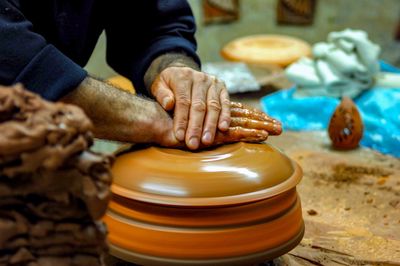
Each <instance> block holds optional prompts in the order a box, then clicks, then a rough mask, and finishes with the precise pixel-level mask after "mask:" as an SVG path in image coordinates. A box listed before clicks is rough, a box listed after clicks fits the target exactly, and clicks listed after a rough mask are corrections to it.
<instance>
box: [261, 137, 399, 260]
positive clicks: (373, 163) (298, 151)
mask: <svg viewBox="0 0 400 266" xmlns="http://www.w3.org/2000/svg"><path fill="white" fill-rule="evenodd" d="M269 142H270V143H272V144H274V145H276V146H277V147H280V148H281V149H282V150H283V151H284V152H285V153H286V154H287V155H288V156H289V157H291V158H293V159H294V160H296V161H297V162H298V163H299V164H300V165H301V167H302V168H303V171H304V177H303V180H302V182H301V183H300V184H299V185H298V186H297V188H298V192H299V194H300V198H301V201H302V209H303V217H304V220H305V223H306V232H305V236H304V239H303V241H302V242H301V244H300V245H299V246H298V247H296V248H295V249H294V250H292V251H291V252H290V253H289V254H287V255H285V256H283V257H281V258H280V259H278V260H276V261H275V263H276V264H277V265H400V160H399V159H396V158H393V157H390V156H385V155H382V154H380V153H377V152H375V151H373V150H370V149H365V148H358V149H356V150H351V151H335V150H332V149H331V147H330V141H329V138H328V136H327V134H326V133H324V132H301V133H299V132H296V133H295V132H284V133H283V134H282V136H281V137H279V138H275V139H271V140H269Z"/></svg>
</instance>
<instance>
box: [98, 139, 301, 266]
mask: <svg viewBox="0 0 400 266" xmlns="http://www.w3.org/2000/svg"><path fill="white" fill-rule="evenodd" d="M112 172H113V175H114V178H115V179H114V183H113V185H112V188H111V190H112V192H113V199H112V202H111V203H110V206H109V210H108V212H107V214H106V216H105V218H104V221H105V222H106V223H107V225H108V229H109V238H108V239H109V243H110V251H111V254H112V255H114V256H116V257H118V258H120V259H123V260H126V261H129V262H134V263H137V264H143V265H251V264H252V263H259V262H262V261H265V260H269V259H273V258H276V257H278V256H280V255H282V254H284V253H286V252H288V251H289V250H291V249H292V248H293V247H294V246H296V245H297V244H298V243H299V242H300V240H301V238H302V235H303V230H304V224H303V220H302V214H301V206H300V200H299V198H298V195H297V193H296V189H295V187H296V185H297V184H298V182H299V181H300V179H301V176H302V172H301V169H300V167H299V166H298V165H297V164H296V163H295V162H293V161H291V160H290V159H289V158H287V157H286V156H285V155H284V154H282V153H281V152H279V151H278V150H277V149H275V148H274V147H272V146H270V145H268V144H253V143H242V142H240V143H235V144H230V145H224V146H220V147H216V148H212V149H208V150H203V151H200V152H189V151H184V150H176V149H167V148H161V147H148V148H144V149H138V150H134V151H128V152H124V153H122V154H120V155H119V156H118V157H117V159H116V162H115V164H114V167H113V169H112Z"/></svg>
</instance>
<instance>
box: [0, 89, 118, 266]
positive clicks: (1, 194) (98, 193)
mask: <svg viewBox="0 0 400 266" xmlns="http://www.w3.org/2000/svg"><path fill="white" fill-rule="evenodd" d="M90 129H91V123H90V121H89V119H88V118H87V117H86V116H85V114H84V113H83V112H82V111H81V110H80V109H78V108H77V107H74V106H71V105H65V104H61V103H57V104H53V103H49V102H46V101H43V100H42V99H40V98H39V97H38V96H36V95H34V94H32V93H29V92H27V91H24V90H23V88H22V87H20V86H18V85H17V86H15V87H14V88H4V87H0V132H1V134H0V265H29V266H36V265H60V266H64V265H65V266H67V265H76V266H78V265H93V266H94V265H102V254H104V253H105V251H106V244H105V236H106V229H105V226H104V224H103V223H101V222H100V221H99V219H100V218H101V217H102V216H103V214H104V212H105V210H106V207H107V203H108V200H109V197H110V190H109V186H110V183H111V174H110V171H109V167H110V164H111V158H109V157H105V156H103V155H100V154H96V153H93V152H91V151H89V147H90V146H91V144H92V135H91V133H90V132H89V130H90Z"/></svg>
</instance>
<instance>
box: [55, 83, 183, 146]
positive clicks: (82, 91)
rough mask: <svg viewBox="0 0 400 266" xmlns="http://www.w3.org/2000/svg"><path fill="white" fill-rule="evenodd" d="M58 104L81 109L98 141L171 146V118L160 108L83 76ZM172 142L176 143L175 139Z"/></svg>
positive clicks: (148, 101) (145, 100)
mask: <svg viewBox="0 0 400 266" xmlns="http://www.w3.org/2000/svg"><path fill="white" fill-rule="evenodd" d="M62 101H64V102H67V103H72V104H75V105H78V106H79V107H81V108H82V109H83V110H84V111H85V113H86V114H87V115H88V116H89V117H90V119H91V120H92V122H93V124H94V134H95V135H96V137H98V138H104V139H110V140H118V141H126V142H135V143H159V144H163V145H173V144H174V137H173V134H169V133H170V128H171V127H172V119H171V118H170V116H169V115H168V113H166V112H165V111H164V110H163V109H162V107H161V106H160V105H159V104H158V103H156V102H154V101H152V100H148V99H144V98H141V97H138V96H136V95H132V94H130V93H127V92H125V91H122V90H120V89H117V88H115V87H113V86H112V85H110V84H107V83H105V82H103V81H100V80H97V79H95V78H92V77H87V78H85V79H84V81H83V82H82V83H81V84H80V85H79V86H78V88H77V89H75V90H74V91H72V92H71V93H69V94H68V95H67V96H65V97H64V98H63V99H62ZM175 141H176V140H175Z"/></svg>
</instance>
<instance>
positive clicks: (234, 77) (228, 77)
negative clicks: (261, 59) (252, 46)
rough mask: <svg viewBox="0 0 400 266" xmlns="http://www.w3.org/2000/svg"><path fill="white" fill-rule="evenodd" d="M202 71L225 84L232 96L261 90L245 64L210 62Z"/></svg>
mask: <svg viewBox="0 0 400 266" xmlns="http://www.w3.org/2000/svg"><path fill="white" fill-rule="evenodd" d="M202 70H203V71H204V72H205V73H208V74H211V75H214V76H217V77H218V78H219V79H221V80H222V81H223V82H225V85H226V88H227V89H228V92H229V93H230V94H233V93H239V92H248V91H258V90H260V89H261V86H260V84H259V83H258V82H257V80H256V78H255V77H254V76H253V74H252V73H251V71H250V69H249V68H248V67H247V65H246V64H245V63H231V62H216V63H210V62H208V63H204V64H203V66H202Z"/></svg>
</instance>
